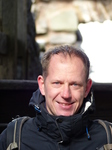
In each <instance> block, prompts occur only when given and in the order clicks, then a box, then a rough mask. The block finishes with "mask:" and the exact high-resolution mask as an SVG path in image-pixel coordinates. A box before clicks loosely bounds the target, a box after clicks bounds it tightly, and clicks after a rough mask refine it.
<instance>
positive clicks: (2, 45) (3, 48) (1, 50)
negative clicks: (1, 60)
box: [0, 32, 7, 54]
mask: <svg viewBox="0 0 112 150" xmlns="http://www.w3.org/2000/svg"><path fill="white" fill-rule="evenodd" d="M6 53H7V36H6V35H5V34H4V33H1V32H0V54H6Z"/></svg>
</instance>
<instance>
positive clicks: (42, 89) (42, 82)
mask: <svg viewBox="0 0 112 150" xmlns="http://www.w3.org/2000/svg"><path fill="white" fill-rule="evenodd" d="M37 81H38V85H39V89H40V92H41V94H42V95H45V92H44V78H43V76H41V75H39V76H38V78H37Z"/></svg>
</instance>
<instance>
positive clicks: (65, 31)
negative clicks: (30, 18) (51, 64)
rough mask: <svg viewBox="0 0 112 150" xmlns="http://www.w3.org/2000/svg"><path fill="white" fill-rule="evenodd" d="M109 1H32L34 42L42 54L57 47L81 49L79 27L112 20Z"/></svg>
mask: <svg viewBox="0 0 112 150" xmlns="http://www.w3.org/2000/svg"><path fill="white" fill-rule="evenodd" d="M111 8H112V1H111V0H107V1H104V0H91V1H88V0H83V1H80V0H69V1H67V0H61V1H59V0H35V2H34V3H33V5H32V13H33V14H34V18H35V26H36V34H37V36H36V41H37V42H38V43H39V45H40V47H41V49H42V51H43V50H47V49H49V47H52V46H56V45H60V44H71V45H76V46H80V41H81V40H82V38H81V36H80V33H79V31H78V25H79V24H80V23H88V22H94V21H98V22H103V21H104V20H108V19H110V20H112V11H111Z"/></svg>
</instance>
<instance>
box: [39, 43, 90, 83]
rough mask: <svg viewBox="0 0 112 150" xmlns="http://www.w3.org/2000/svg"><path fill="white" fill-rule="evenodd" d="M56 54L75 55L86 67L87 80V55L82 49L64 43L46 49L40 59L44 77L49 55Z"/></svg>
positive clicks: (88, 68) (87, 75)
mask: <svg viewBox="0 0 112 150" xmlns="http://www.w3.org/2000/svg"><path fill="white" fill-rule="evenodd" d="M57 54H63V55H64V56H67V55H69V56H76V57H78V58H80V59H81V60H82V62H83V64H84V66H85V69H86V80H88V77H89V71H90V61H89V58H88V57H87V55H86V54H85V53H84V52H83V50H82V49H77V48H76V47H74V46H70V45H64V46H59V47H54V48H52V49H50V50H48V51H46V52H45V53H44V55H43V57H42V59H41V64H42V75H43V77H44V79H46V77H47V76H48V68H49V63H50V60H51V57H52V56H54V55H57Z"/></svg>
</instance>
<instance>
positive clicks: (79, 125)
mask: <svg viewBox="0 0 112 150" xmlns="http://www.w3.org/2000/svg"><path fill="white" fill-rule="evenodd" d="M29 105H32V106H33V107H34V108H35V110H36V118H35V121H36V124H37V126H38V128H39V130H40V131H43V132H44V133H45V134H47V135H49V136H50V137H51V138H53V139H55V140H56V141H57V142H65V141H70V139H71V138H73V137H74V138H75V137H78V136H80V135H81V134H83V133H85V132H86V127H88V126H89V121H88V118H89V117H88V115H89V112H90V110H91V108H93V107H92V103H90V100H87V99H86V100H84V103H83V105H82V108H81V110H80V113H78V114H75V115H73V116H69V117H65V116H52V115H50V114H49V113H48V112H47V110H46V108H45V97H44V96H42V95H41V93H40V91H39V90H37V91H36V92H34V93H33V96H32V98H31V100H30V103H29ZM87 105H88V106H87Z"/></svg>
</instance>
